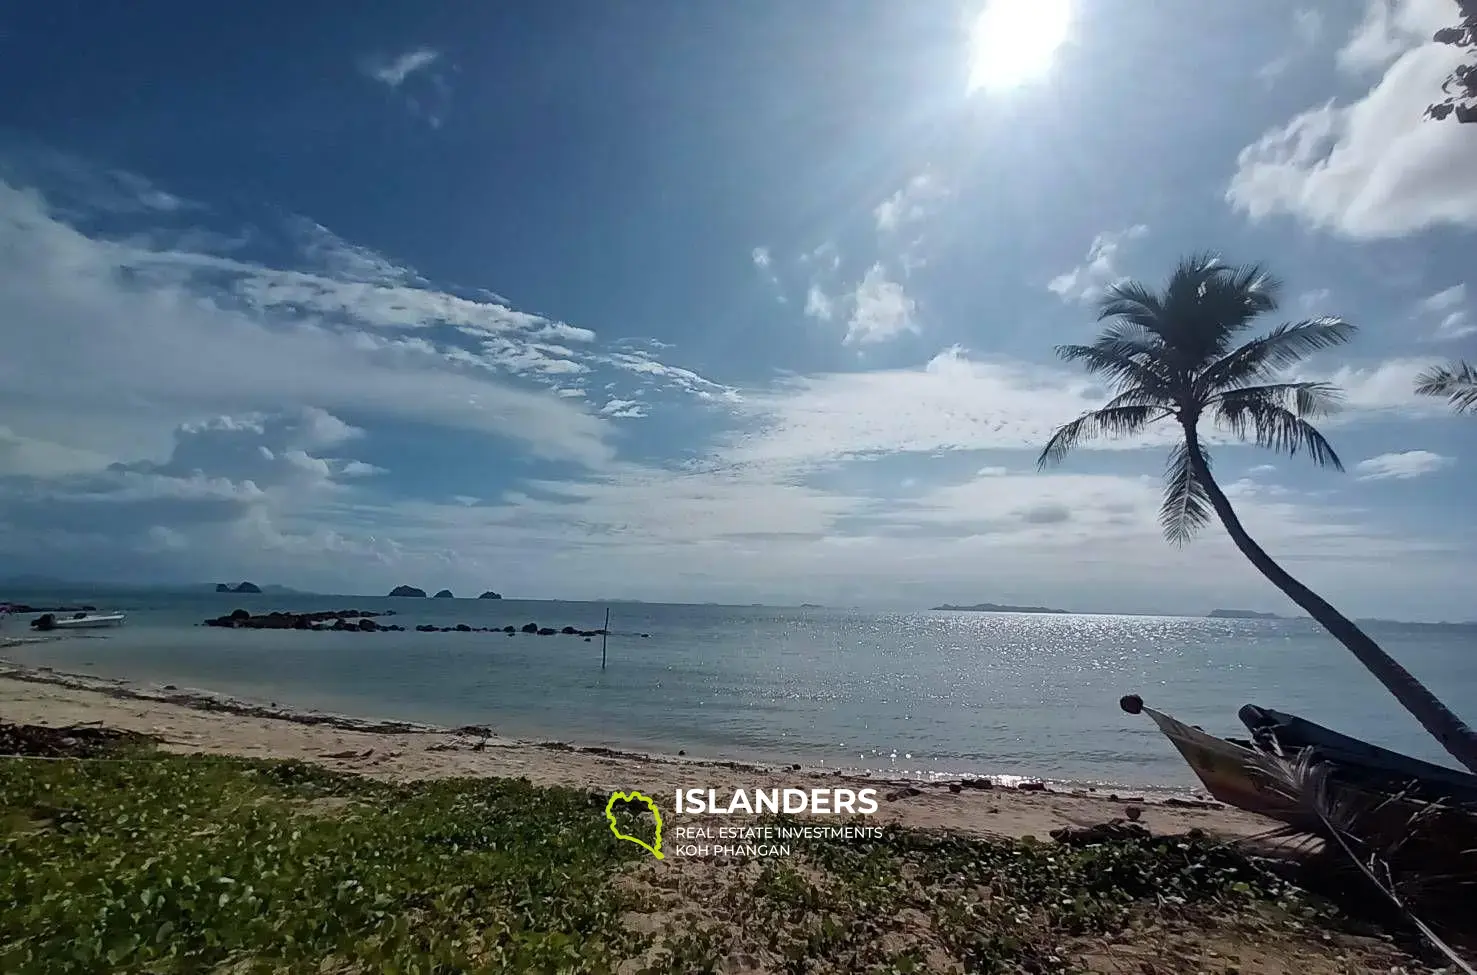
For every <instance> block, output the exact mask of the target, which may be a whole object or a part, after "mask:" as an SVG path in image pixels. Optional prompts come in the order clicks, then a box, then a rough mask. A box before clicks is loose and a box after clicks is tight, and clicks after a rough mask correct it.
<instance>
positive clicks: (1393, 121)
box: [1226, 0, 1477, 239]
mask: <svg viewBox="0 0 1477 975" xmlns="http://www.w3.org/2000/svg"><path fill="white" fill-rule="evenodd" d="M1441 6H1445V7H1447V8H1448V9H1447V10H1446V11H1445V12H1444V13H1443V12H1442V11H1441V10H1440V9H1439V8H1440V7H1441ZM1370 11H1371V13H1370V16H1369V18H1367V19H1366V21H1365V24H1364V25H1362V26H1361V27H1360V29H1359V30H1358V31H1356V32H1355V35H1354V37H1353V38H1352V39H1351V41H1350V42H1349V44H1348V45H1346V46H1345V48H1344V49H1343V51H1342V52H1341V55H1340V58H1341V62H1342V63H1343V64H1345V65H1346V66H1347V67H1350V68H1359V69H1370V68H1375V67H1379V66H1382V65H1384V64H1385V63H1386V62H1389V66H1388V68H1387V69H1386V70H1385V72H1384V75H1383V76H1382V77H1381V78H1380V79H1379V80H1378V81H1377V82H1376V83H1375V85H1374V87H1373V88H1372V89H1371V90H1370V91H1369V92H1368V93H1367V94H1366V95H1365V96H1364V97H1363V98H1360V99H1358V100H1357V101H1355V102H1353V103H1351V104H1349V105H1339V104H1338V103H1337V102H1334V101H1329V102H1327V103H1326V104H1324V105H1322V106H1318V107H1315V108H1312V109H1309V110H1308V111H1305V112H1303V113H1302V114H1300V115H1298V116H1296V117H1295V118H1293V119H1291V120H1290V121H1288V122H1287V123H1286V124H1285V125H1282V126H1278V127H1275V128H1273V129H1270V130H1268V131H1267V132H1266V133H1265V134H1264V135H1263V136H1262V137H1261V138H1260V139H1259V140H1258V141H1256V142H1255V143H1253V144H1251V145H1249V146H1247V147H1246V148H1244V149H1243V150H1241V153H1240V154H1239V156H1238V157H1237V169H1236V173H1235V175H1234V176H1233V177H1232V179H1231V182H1230V185H1229V187H1228V188H1227V191H1226V199H1227V201H1228V202H1230V203H1231V205H1232V206H1233V207H1234V208H1236V209H1237V210H1240V211H1242V212H1244V213H1245V214H1247V216H1249V217H1250V218H1251V219H1253V220H1261V219H1264V218H1266V217H1269V216H1273V215H1276V214H1288V215H1291V216H1294V217H1296V218H1298V219H1300V220H1302V221H1304V222H1306V223H1307V224H1309V225H1311V226H1314V227H1318V228H1321V229H1326V230H1329V231H1332V232H1334V233H1338V234H1341V235H1344V236H1347V237H1351V238H1359V239H1373V238H1389V237H1402V236H1405V235H1408V234H1411V233H1414V232H1416V231H1419V230H1424V229H1426V228H1429V227H1436V226H1442V225H1446V226H1460V227H1472V226H1477V180H1473V179H1472V178H1471V165H1472V158H1473V156H1474V155H1477V132H1472V131H1469V130H1470V129H1471V128H1472V127H1471V126H1463V125H1433V124H1431V123H1430V122H1429V121H1428V120H1427V119H1426V118H1425V116H1424V113H1425V109H1426V106H1427V105H1429V104H1430V103H1431V102H1432V101H1434V100H1435V99H1437V98H1438V97H1439V94H1440V89H1441V84H1442V82H1444V81H1445V80H1446V78H1447V76H1448V75H1449V74H1450V73H1451V71H1452V69H1453V68H1454V67H1456V65H1457V64H1458V63H1460V62H1461V60H1462V58H1463V56H1464V52H1463V51H1462V50H1460V49H1458V48H1455V47H1452V46H1450V45H1446V44H1437V43H1434V42H1432V41H1431V40H1430V36H1431V33H1432V32H1433V31H1434V30H1436V29H1437V28H1439V27H1441V26H1444V25H1446V24H1447V23H1449V22H1451V20H1452V18H1453V15H1454V13H1455V11H1454V10H1451V9H1450V4H1448V3H1446V0H1435V2H1433V0H1404V2H1401V3H1398V4H1396V5H1394V6H1390V5H1389V4H1387V3H1384V2H1375V3H1373V4H1372V6H1371V8H1370ZM1432 25H1434V26H1432ZM1427 28H1429V30H1428V29H1427Z"/></svg>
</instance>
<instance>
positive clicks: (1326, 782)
mask: <svg viewBox="0 0 1477 975" xmlns="http://www.w3.org/2000/svg"><path fill="white" fill-rule="evenodd" d="M1247 771H1248V772H1249V773H1251V774H1252V775H1253V777H1255V778H1258V779H1260V780H1261V781H1263V782H1264V783H1265V784H1266V785H1267V786H1268V787H1269V788H1270V789H1271V790H1272V791H1274V792H1277V793H1279V794H1281V795H1282V796H1283V797H1285V798H1287V799H1288V800H1290V801H1292V802H1293V803H1295V804H1296V806H1297V807H1298V809H1299V810H1300V811H1301V816H1300V820H1301V822H1303V824H1304V826H1305V827H1306V829H1307V830H1311V835H1312V836H1316V837H1317V838H1319V839H1321V840H1323V842H1324V843H1325V844H1326V846H1327V848H1330V849H1331V850H1335V851H1337V852H1338V853H1339V854H1341V855H1342V856H1343V857H1344V858H1346V859H1345V860H1344V861H1343V862H1345V863H1347V864H1348V865H1349V866H1351V867H1352V868H1354V870H1355V871H1356V872H1357V873H1358V874H1360V875H1362V877H1363V879H1365V880H1367V881H1368V882H1369V883H1370V884H1371V885H1372V886H1373V887H1374V888H1375V889H1376V890H1377V891H1378V892H1379V893H1380V895H1381V896H1382V897H1384V898H1385V899H1386V900H1387V901H1388V902H1389V903H1390V904H1391V905H1392V906H1393V907H1394V908H1395V909H1396V910H1398V911H1399V912H1400V913H1401V914H1403V915H1404V916H1405V918H1406V920H1407V921H1409V922H1410V923H1411V925H1412V926H1413V927H1415V928H1416V930H1418V931H1419V932H1420V933H1421V935H1422V936H1423V937H1425V938H1426V940H1427V941H1428V942H1429V943H1430V944H1431V945H1432V946H1433V947H1435V948H1436V949H1437V950H1438V951H1440V952H1441V953H1442V954H1443V955H1445V956H1446V958H1447V960H1448V961H1450V962H1451V963H1452V964H1453V965H1455V966H1456V967H1457V969H1458V970H1459V971H1462V972H1465V973H1467V975H1477V970H1474V969H1473V968H1472V966H1471V965H1470V964H1469V963H1468V962H1467V961H1466V960H1465V959H1464V958H1462V956H1461V955H1459V954H1458V953H1457V952H1456V950H1455V949H1454V948H1453V947H1452V946H1451V945H1450V944H1448V943H1447V942H1446V941H1445V940H1444V939H1443V938H1442V937H1441V935H1440V934H1439V933H1438V932H1437V931H1436V929H1435V928H1433V927H1432V926H1431V925H1430V924H1428V923H1426V921H1425V920H1423V919H1422V918H1421V917H1419V916H1417V915H1416V913H1415V910H1416V908H1418V907H1419V908H1421V909H1422V910H1423V911H1424V910H1425V909H1428V908H1434V909H1435V910H1436V911H1437V912H1438V913H1439V914H1444V915H1449V916H1454V917H1455V918H1458V919H1461V918H1463V915H1464V913H1465V912H1464V911H1463V908H1462V905H1461V901H1462V900H1467V899H1468V898H1469V897H1470V895H1469V894H1466V890H1467V889H1469V888H1470V884H1471V879H1470V874H1471V871H1472V868H1473V866H1477V861H1474V857H1477V851H1474V850H1466V851H1458V850H1453V849H1452V841H1453V838H1454V837H1453V835H1452V834H1453V833H1456V834H1457V835H1461V831H1462V830H1467V831H1470V829H1471V825H1470V823H1465V824H1464V825H1461V826H1458V827H1457V829H1455V830H1454V829H1453V828H1452V827H1453V824H1455V823H1458V822H1460V821H1463V820H1465V819H1466V817H1469V816H1472V815H1473V813H1472V812H1470V811H1467V812H1463V811H1462V810H1460V809H1456V808H1449V807H1443V806H1440V805H1436V804H1426V805H1424V806H1421V807H1419V808H1418V811H1417V812H1415V813H1414V814H1407V810H1408V808H1409V806H1410V805H1411V804H1404V805H1402V801H1403V800H1405V798H1406V797H1405V796H1404V795H1403V794H1397V795H1388V796H1381V795H1374V794H1368V793H1363V792H1360V791H1358V790H1351V789H1346V788H1339V787H1337V786H1336V785H1335V784H1334V783H1333V781H1332V779H1331V775H1332V772H1333V766H1331V765H1329V764H1328V763H1327V762H1324V761H1319V760H1318V759H1317V758H1316V757H1315V753H1314V751H1313V749H1303V750H1301V751H1300V752H1298V753H1297V754H1295V755H1293V756H1291V757H1287V756H1279V755H1270V754H1265V753H1258V756H1257V758H1256V760H1255V761H1254V763H1250V764H1249V765H1248V768H1247ZM1297 833H1302V835H1304V836H1308V835H1310V834H1309V833H1307V832H1303V830H1301V829H1299V828H1298V827H1287V829H1286V831H1285V832H1284V835H1287V834H1297ZM1458 842H1459V841H1458ZM1437 864H1445V865H1447V866H1448V867H1449V868H1450V870H1448V871H1443V870H1441V869H1440V868H1439V867H1437ZM1454 902H1455V903H1454ZM1468 910H1470V908H1468ZM1453 930H1458V929H1456V928H1453Z"/></svg>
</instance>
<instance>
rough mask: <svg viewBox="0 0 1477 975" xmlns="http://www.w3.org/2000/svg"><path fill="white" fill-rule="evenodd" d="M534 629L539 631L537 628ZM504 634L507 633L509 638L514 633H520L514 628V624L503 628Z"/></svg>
mask: <svg viewBox="0 0 1477 975" xmlns="http://www.w3.org/2000/svg"><path fill="white" fill-rule="evenodd" d="M534 629H535V630H536V629H538V627H536V626H535V627H534ZM503 632H504V633H506V634H508V635H509V636H512V635H513V634H514V633H517V632H518V631H517V630H516V629H515V628H514V627H513V624H512V623H509V624H508V625H507V626H505V627H503Z"/></svg>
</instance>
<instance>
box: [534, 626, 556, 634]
mask: <svg viewBox="0 0 1477 975" xmlns="http://www.w3.org/2000/svg"><path fill="white" fill-rule="evenodd" d="M558 632H559V631H558V630H556V629H554V628H553V627H552V626H542V627H539V631H538V635H539V636H553V635H554V634H555V633H558Z"/></svg>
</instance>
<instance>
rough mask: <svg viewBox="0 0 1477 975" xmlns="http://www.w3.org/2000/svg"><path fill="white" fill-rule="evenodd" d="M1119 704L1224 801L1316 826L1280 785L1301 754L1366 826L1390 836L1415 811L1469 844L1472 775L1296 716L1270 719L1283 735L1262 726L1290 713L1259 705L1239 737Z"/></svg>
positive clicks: (1129, 702) (1476, 828) (1138, 703)
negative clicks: (1150, 724)
mask: <svg viewBox="0 0 1477 975" xmlns="http://www.w3.org/2000/svg"><path fill="white" fill-rule="evenodd" d="M1119 705H1120V706H1121V707H1122V708H1123V710H1125V711H1127V712H1128V713H1130V714H1138V713H1140V712H1143V713H1145V714H1147V715H1149V717H1150V718H1152V719H1153V720H1154V723H1155V724H1156V725H1157V726H1158V727H1159V730H1160V731H1161V732H1163V733H1164V736H1165V737H1166V738H1168V739H1169V740H1170V743H1171V744H1173V745H1174V747H1175V750H1177V751H1178V752H1179V753H1180V755H1181V757H1183V758H1184V760H1185V762H1186V763H1187V764H1188V765H1189V766H1190V769H1191V771H1193V772H1194V773H1195V776H1196V778H1198V779H1199V780H1200V781H1201V783H1202V784H1204V786H1205V788H1206V790H1207V791H1208V792H1209V793H1210V794H1211V795H1212V796H1214V797H1215V798H1216V799H1219V800H1220V801H1221V802H1224V803H1226V804H1227V805H1230V806H1235V807H1236V808H1238V809H1244V810H1246V811H1247V812H1254V813H1259V814H1261V815H1263V816H1267V817H1269V818H1271V819H1275V820H1278V821H1279V822H1283V823H1287V824H1288V825H1291V826H1295V827H1298V828H1299V829H1306V830H1308V831H1309V832H1318V831H1319V830H1320V828H1321V825H1322V824H1321V823H1320V822H1319V821H1318V813H1317V812H1315V811H1314V810H1313V809H1312V808H1310V806H1309V805H1308V804H1307V803H1306V802H1305V801H1300V800H1299V798H1298V797H1297V796H1296V795H1295V794H1293V793H1295V792H1296V791H1297V790H1295V789H1292V790H1290V789H1288V788H1287V787H1286V785H1285V783H1286V782H1287V778H1288V772H1287V765H1288V762H1289V761H1291V760H1299V759H1303V760H1306V763H1307V764H1309V765H1319V766H1322V767H1324V768H1326V769H1327V786H1328V789H1329V791H1330V795H1329V796H1328V798H1329V800H1330V801H1331V802H1335V803H1342V804H1343V805H1344V806H1346V807H1347V808H1350V809H1354V808H1361V809H1363V810H1364V813H1363V815H1364V817H1365V819H1366V820H1367V825H1368V826H1369V827H1370V828H1371V829H1375V828H1378V829H1381V830H1386V831H1388V832H1390V833H1391V834H1395V835H1398V833H1399V832H1400V831H1401V830H1402V829H1403V828H1405V824H1407V823H1408V822H1409V821H1410V819H1411V817H1414V816H1416V815H1417V814H1419V815H1421V816H1427V817H1433V818H1437V819H1441V820H1443V821H1445V822H1446V823H1448V824H1456V825H1455V826H1454V827H1453V830H1452V831H1453V832H1456V833H1460V834H1462V835H1464V836H1467V837H1471V838H1472V840H1473V843H1472V844H1469V845H1477V801H1474V800H1477V776H1472V775H1468V774H1466V773H1464V772H1458V771H1455V770H1453V769H1443V768H1442V767H1441V766H1439V765H1432V764H1430V763H1428V762H1421V761H1419V760H1418V759H1414V758H1408V757H1406V756H1404V755H1401V754H1399V753H1398V752H1391V751H1389V750H1387V749H1383V748H1378V747H1377V746H1375V745H1370V744H1368V743H1366V742H1361V741H1359V739H1357V738H1350V737H1348V736H1347V735H1340V734H1339V733H1338V732H1335V731H1330V730H1329V729H1327V728H1323V727H1322V726H1321V725H1316V724H1314V723H1313V722H1311V721H1303V720H1302V719H1295V720H1292V721H1283V722H1281V723H1280V724H1278V725H1277V727H1279V728H1280V727H1285V728H1286V729H1289V735H1288V736H1287V737H1286V738H1285V739H1284V738H1283V737H1282V736H1281V735H1280V734H1278V733H1277V732H1276V731H1274V730H1269V728H1268V726H1267V725H1266V723H1265V721H1266V717H1267V715H1269V714H1275V715H1278V717H1279V718H1280V719H1293V718H1294V716H1293V715H1282V714H1281V713H1280V712H1267V711H1264V710H1262V709H1260V708H1253V709H1252V711H1251V712H1248V714H1247V715H1246V717H1250V718H1251V719H1252V721H1251V722H1249V724H1248V726H1249V727H1253V734H1254V735H1257V736H1259V740H1258V741H1255V742H1240V741H1235V740H1232V739H1227V738H1218V737H1216V736H1215V735H1212V734H1208V733H1207V732H1205V731H1202V730H1201V729H1199V728H1194V727H1191V726H1190V725H1187V724H1185V723H1184V722H1182V721H1179V720H1176V719H1175V718H1173V717H1171V716H1170V715H1168V714H1165V713H1163V712H1162V711H1156V710H1154V709H1153V708H1150V707H1146V706H1145V705H1144V704H1143V701H1142V700H1141V699H1140V698H1139V697H1138V696H1137V695H1129V696H1128V697H1125V698H1123V699H1122V700H1121V701H1120V702H1119ZM1244 710H1245V709H1243V711H1244Z"/></svg>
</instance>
